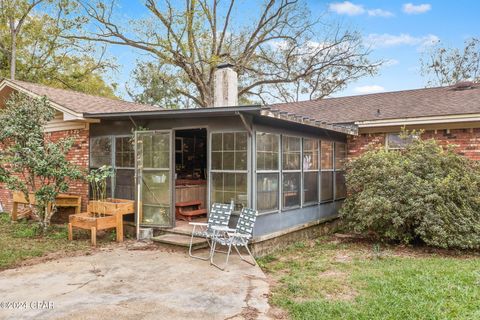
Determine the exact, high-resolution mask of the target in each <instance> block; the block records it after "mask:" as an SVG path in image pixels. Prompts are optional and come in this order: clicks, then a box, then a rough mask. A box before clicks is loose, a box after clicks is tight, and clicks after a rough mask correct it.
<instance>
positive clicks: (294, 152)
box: [282, 136, 301, 170]
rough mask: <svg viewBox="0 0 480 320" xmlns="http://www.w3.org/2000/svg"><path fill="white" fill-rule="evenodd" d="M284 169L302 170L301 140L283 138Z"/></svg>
mask: <svg viewBox="0 0 480 320" xmlns="http://www.w3.org/2000/svg"><path fill="white" fill-rule="evenodd" d="M282 139H283V140H282V169H283V170H300V169H301V167H300V156H301V148H300V138H297V137H288V136H283V137H282Z"/></svg>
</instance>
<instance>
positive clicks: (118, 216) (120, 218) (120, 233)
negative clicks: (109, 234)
mask: <svg viewBox="0 0 480 320" xmlns="http://www.w3.org/2000/svg"><path fill="white" fill-rule="evenodd" d="M115 216H116V219H117V228H116V230H117V232H116V233H117V242H123V214H121V213H118V212H117V213H116V214H115Z"/></svg>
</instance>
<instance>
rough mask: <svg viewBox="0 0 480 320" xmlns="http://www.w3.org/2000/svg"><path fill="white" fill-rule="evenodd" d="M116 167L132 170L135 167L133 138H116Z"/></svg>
mask: <svg viewBox="0 0 480 320" xmlns="http://www.w3.org/2000/svg"><path fill="white" fill-rule="evenodd" d="M115 166H116V167H121V168H132V169H133V168H134V167H135V154H134V148H133V143H132V137H115Z"/></svg>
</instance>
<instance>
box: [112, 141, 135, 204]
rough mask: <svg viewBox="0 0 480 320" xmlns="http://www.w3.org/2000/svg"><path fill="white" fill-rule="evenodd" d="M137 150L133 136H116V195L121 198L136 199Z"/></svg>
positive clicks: (114, 181)
mask: <svg viewBox="0 0 480 320" xmlns="http://www.w3.org/2000/svg"><path fill="white" fill-rule="evenodd" d="M134 168H135V150H134V147H133V142H132V137H131V136H125V137H115V177H114V180H113V183H114V186H115V187H114V195H115V197H116V198H120V199H135V170H134Z"/></svg>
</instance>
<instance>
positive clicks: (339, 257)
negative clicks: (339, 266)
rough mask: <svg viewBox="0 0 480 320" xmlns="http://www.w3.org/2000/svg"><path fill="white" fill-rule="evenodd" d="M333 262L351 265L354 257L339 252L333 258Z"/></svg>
mask: <svg viewBox="0 0 480 320" xmlns="http://www.w3.org/2000/svg"><path fill="white" fill-rule="evenodd" d="M333 260H334V261H335V262H340V263H349V262H351V261H352V257H351V256H350V255H348V254H347V253H346V252H338V253H336V254H335V256H334V257H333Z"/></svg>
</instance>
